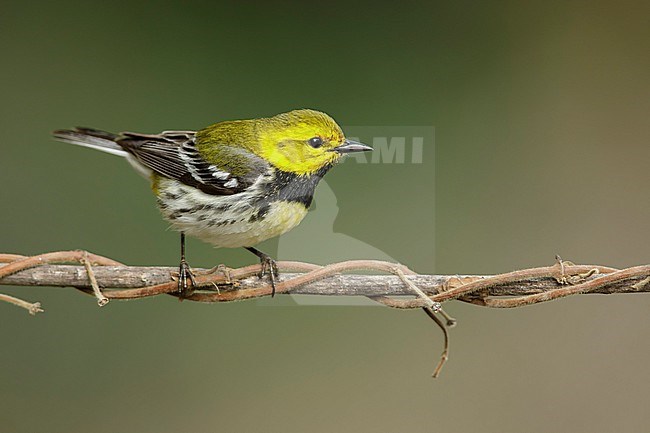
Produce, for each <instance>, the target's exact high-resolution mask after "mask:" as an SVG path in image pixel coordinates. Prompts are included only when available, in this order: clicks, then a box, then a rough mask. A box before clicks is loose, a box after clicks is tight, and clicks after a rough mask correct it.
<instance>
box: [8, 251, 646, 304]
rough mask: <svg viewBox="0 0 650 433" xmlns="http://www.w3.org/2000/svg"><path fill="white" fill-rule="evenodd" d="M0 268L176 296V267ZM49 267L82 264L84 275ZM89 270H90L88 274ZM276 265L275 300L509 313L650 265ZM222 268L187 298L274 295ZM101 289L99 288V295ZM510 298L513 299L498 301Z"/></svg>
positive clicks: (615, 281)
mask: <svg viewBox="0 0 650 433" xmlns="http://www.w3.org/2000/svg"><path fill="white" fill-rule="evenodd" d="M84 260H85V261H84ZM0 262H5V263H7V264H5V265H0V285H2V284H4V285H25V286H34V285H47V286H72V287H77V288H81V289H84V288H90V287H92V288H93V293H94V294H95V295H96V296H97V295H98V293H99V294H100V295H101V296H103V297H105V298H106V299H136V298H142V297H149V296H155V295H160V294H175V292H176V290H177V283H176V281H175V280H174V278H175V273H176V272H177V269H176V268H161V267H147V268H139V267H128V266H124V265H121V264H120V263H118V262H116V261H114V260H111V259H108V258H106V257H101V256H97V255H95V254H90V253H86V252H84V251H59V252H53V253H46V254H41V255H38V256H33V257H24V256H19V255H15V254H0ZM54 263H82V264H84V266H85V269H84V268H81V270H80V268H79V267H78V266H71V265H65V264H64V265H58V264H57V265H55V264H54ZM87 264H92V265H93V266H94V267H93V268H91V269H90V272H88V267H89V266H88V265H87ZM278 265H279V267H280V269H281V270H282V273H281V278H280V279H279V281H278V284H277V285H276V292H277V293H292V294H320V295H360V296H366V297H369V298H371V299H373V300H375V301H377V302H379V303H381V304H383V305H387V306H390V307H393V308H421V307H424V306H427V305H431V304H432V303H433V302H439V303H442V302H445V301H448V300H451V299H459V300H461V301H464V302H470V303H473V304H475V305H481V306H487V307H494V308H512V307H517V306H522V305H528V304H531V303H538V302H544V301H548V300H553V299H559V298H561V297H565V296H569V295H573V294H578V293H592V292H597V293H630V292H647V291H650V266H637V267H633V268H628V269H625V270H620V271H619V270H617V269H614V268H610V267H605V266H592V265H589V266H585V265H573V264H571V263H570V262H562V261H558V263H556V264H555V265H553V266H546V267H539V268H532V269H524V270H519V271H514V272H509V273H505V274H500V275H495V276H441V275H418V274H415V273H414V272H413V271H411V270H410V269H408V268H407V267H405V266H403V265H396V264H394V263H389V262H382V261H376V260H351V261H347V262H341V263H334V264H331V265H327V266H318V265H313V264H309V263H301V262H278ZM220 269H221V270H220ZM220 269H217V268H213V269H211V270H201V269H196V270H195V273H196V281H197V286H198V287H196V291H195V292H194V294H192V295H190V296H188V297H187V298H184V299H186V300H189V301H197V302H228V301H236V300H243V299H251V298H257V297H261V296H267V295H270V293H271V291H272V289H271V287H270V285H269V284H268V283H266V280H260V279H258V278H257V277H256V275H257V274H258V273H259V271H260V268H259V265H253V266H246V267H242V268H238V269H229V270H228V271H227V272H222V270H223V267H221V268H220ZM396 270H399V271H400V272H401V273H402V275H401V276H400V275H398V276H397V277H395V276H391V275H376V274H374V275H369V274H363V275H359V274H347V273H348V272H359V271H379V272H383V273H386V274H391V273H392V274H395V273H396ZM292 271H298V273H295V272H294V273H291V272H292ZM344 273H346V274H344ZM93 280H94V282H93ZM89 282H90V284H89ZM93 286H94V287H93ZM100 286H101V287H103V289H102V290H101V291H99V287H100ZM413 287H416V288H418V290H421V291H422V293H423V294H424V295H425V297H422V296H421V294H419V293H418V295H419V296H418V297H416V298H415V299H414V298H413V297H412V296H411V297H410V298H404V297H403V296H402V297H397V298H396V297H395V296H399V295H413V294H414V292H415V290H414V289H413ZM86 290H87V289H86ZM507 296H509V297H511V298H508V299H503V298H504V297H507ZM513 296H514V297H513ZM496 298H498V299H496ZM98 299H101V297H99V296H98Z"/></svg>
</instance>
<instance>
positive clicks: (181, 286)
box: [178, 232, 196, 298]
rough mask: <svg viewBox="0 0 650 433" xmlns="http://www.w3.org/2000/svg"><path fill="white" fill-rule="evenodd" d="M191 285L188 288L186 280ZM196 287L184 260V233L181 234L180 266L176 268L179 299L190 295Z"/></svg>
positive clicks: (191, 273)
mask: <svg viewBox="0 0 650 433" xmlns="http://www.w3.org/2000/svg"><path fill="white" fill-rule="evenodd" d="M188 278H189V280H190V281H191V283H192V287H191V288H190V287H189V286H188V284H187V279H188ZM194 287H196V280H194V273H193V272H192V269H191V268H190V265H188V264H187V261H186V260H185V233H183V232H181V264H180V266H179V267H178V293H179V294H180V296H181V298H184V297H186V296H188V295H191V294H192V292H193V291H194Z"/></svg>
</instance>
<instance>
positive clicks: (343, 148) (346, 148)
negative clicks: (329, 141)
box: [332, 139, 372, 153]
mask: <svg viewBox="0 0 650 433" xmlns="http://www.w3.org/2000/svg"><path fill="white" fill-rule="evenodd" d="M332 150H334V151H336V152H338V153H352V152H365V151H368V150H372V147H370V146H366V145H365V144H362V143H359V142H358V141H353V140H348V139H346V140H345V141H344V142H343V144H341V145H340V146H337V147H335V148H334V149H332Z"/></svg>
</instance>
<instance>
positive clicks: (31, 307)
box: [0, 293, 43, 316]
mask: <svg viewBox="0 0 650 433" xmlns="http://www.w3.org/2000/svg"><path fill="white" fill-rule="evenodd" d="M0 301H3V302H8V303H10V304H13V305H15V306H17V307H20V308H24V309H25V310H27V311H28V312H29V314H31V315H32V316H35V315H36V313H42V312H43V309H42V308H41V303H40V302H34V303H32V302H27V301H24V300H22V299H20V298H16V297H14V296H9V295H5V294H4V293H0Z"/></svg>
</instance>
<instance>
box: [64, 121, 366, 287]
mask: <svg viewBox="0 0 650 433" xmlns="http://www.w3.org/2000/svg"><path fill="white" fill-rule="evenodd" d="M53 134H54V137H55V138H56V139H58V140H61V141H65V142H68V143H72V144H77V145H80V146H85V147H90V148H93V149H98V150H101V151H104V152H107V153H111V154H114V155H119V156H123V157H125V158H126V159H127V161H129V162H130V163H131V165H132V166H133V167H134V168H135V169H136V170H137V171H138V172H139V173H141V174H142V175H144V176H145V177H147V178H148V179H150V181H151V189H152V190H153V192H154V194H155V195H156V197H157V204H158V208H159V209H160V211H161V213H162V215H163V217H164V218H165V219H166V220H167V221H169V222H170V223H171V225H172V227H173V228H174V229H176V230H178V231H180V233H181V261H180V267H179V279H178V290H179V292H180V293H181V296H183V295H187V294H188V293H189V292H190V290H191V289H190V287H189V285H188V282H187V280H188V278H189V280H190V281H191V282H192V287H194V286H195V285H196V284H195V281H194V275H193V273H192V271H191V269H190V267H189V265H188V264H187V261H186V260H185V234H188V235H190V236H194V237H196V238H199V239H201V240H203V241H205V242H208V243H211V244H213V245H215V246H216V247H227V248H236V247H244V248H246V249H247V250H249V251H251V252H252V253H253V254H255V255H257V256H258V257H259V259H260V261H261V264H262V273H261V275H260V277H261V276H263V275H265V274H266V273H268V275H269V278H270V280H271V284H272V287H273V292H275V277H277V275H278V270H277V266H276V264H275V261H274V260H273V259H272V258H271V257H270V256H268V255H267V254H264V253H263V252H261V251H259V250H257V249H256V248H254V245H256V244H258V243H260V242H262V241H264V240H266V239H269V238H272V237H275V236H279V235H281V234H282V233H285V232H287V231H288V230H291V229H292V228H294V227H295V226H297V225H298V224H299V223H300V221H301V220H302V219H303V218H304V217H305V215H306V214H307V209H308V208H309V205H310V204H311V202H312V197H313V195H314V190H315V189H316V185H317V184H318V182H319V181H320V179H321V178H322V177H323V176H324V175H325V173H327V171H328V170H329V169H330V168H331V167H332V165H334V164H335V163H336V162H337V161H338V160H339V159H340V158H341V156H342V155H343V154H345V153H349V152H360V151H367V150H372V148H371V147H369V146H366V145H364V144H361V143H358V142H355V141H352V140H348V139H346V138H345V136H344V135H343V132H342V130H341V128H340V127H339V126H338V125H337V124H336V122H335V121H334V119H332V118H331V117H330V116H328V115H327V114H325V113H321V112H319V111H314V110H294V111H290V112H288V113H282V114H278V115H277V116H273V117H268V118H261V119H250V120H233V121H225V122H219V123H215V124H214V125H211V126H208V127H207V128H204V129H202V130H200V131H196V132H195V131H164V132H161V133H160V134H154V135H149V134H138V133H133V132H122V133H120V134H113V133H110V132H105V131H100V130H96V129H91V128H75V129H72V130H58V131H54V133H53Z"/></svg>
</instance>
